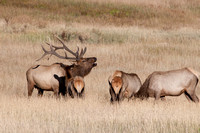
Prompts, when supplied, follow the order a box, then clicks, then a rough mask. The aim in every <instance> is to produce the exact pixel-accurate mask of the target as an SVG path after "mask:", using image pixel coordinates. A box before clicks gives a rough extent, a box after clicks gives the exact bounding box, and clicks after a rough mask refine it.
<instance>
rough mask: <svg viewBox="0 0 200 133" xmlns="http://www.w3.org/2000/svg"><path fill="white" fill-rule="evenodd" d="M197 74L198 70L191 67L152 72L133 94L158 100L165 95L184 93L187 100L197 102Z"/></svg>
mask: <svg viewBox="0 0 200 133" xmlns="http://www.w3.org/2000/svg"><path fill="white" fill-rule="evenodd" d="M198 76H199V74H198V72H196V71H194V70H193V69H191V68H182V69H178V70H171V71H160V72H153V73H152V74H150V75H149V76H148V78H147V79H146V80H145V82H144V83H143V85H142V86H141V88H140V90H139V91H138V93H137V94H136V95H135V96H136V97H139V98H141V99H144V98H148V97H154V98H155V100H158V99H160V98H163V97H165V96H179V95H181V94H182V93H184V94H185V96H186V98H187V99H188V100H191V101H193V102H199V98H198V97H197V95H196V86H197V84H198V81H199V78H198Z"/></svg>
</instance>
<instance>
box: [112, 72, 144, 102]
mask: <svg viewBox="0 0 200 133" xmlns="http://www.w3.org/2000/svg"><path fill="white" fill-rule="evenodd" d="M108 83H109V85H110V89H109V92H110V95H111V99H110V101H111V102H114V101H121V100H123V99H124V98H128V99H130V98H132V97H133V95H134V94H135V93H137V92H138V90H139V89H140V87H141V81H140V78H139V77H138V76H137V74H135V73H125V72H122V71H115V72H114V74H113V75H112V76H110V77H109V79H108Z"/></svg>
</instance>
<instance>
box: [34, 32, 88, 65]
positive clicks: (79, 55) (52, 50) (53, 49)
mask: <svg viewBox="0 0 200 133" xmlns="http://www.w3.org/2000/svg"><path fill="white" fill-rule="evenodd" d="M56 38H57V39H58V41H59V42H61V43H62V45H63V46H62V47H58V46H54V45H51V44H50V43H47V42H46V44H47V45H49V46H50V51H47V50H46V49H45V48H44V47H43V46H42V45H41V46H42V50H43V51H44V54H43V55H42V57H40V58H39V59H37V60H36V61H39V60H41V59H42V58H43V57H45V56H46V55H50V57H51V56H52V55H55V56H57V57H58V58H61V59H72V60H76V61H78V60H80V59H81V58H83V55H84V54H85V52H86V50H87V48H86V47H85V48H84V49H83V48H82V49H81V52H80V53H79V47H78V48H77V51H76V52H75V53H74V52H73V51H71V50H70V49H69V48H68V47H67V46H66V45H65V43H64V42H63V41H62V40H61V39H60V38H59V37H57V36H56ZM59 49H64V50H65V51H67V52H69V53H70V54H72V55H73V56H75V57H68V56H67V53H66V52H65V56H62V55H59V54H58V53H57V52H56V50H59Z"/></svg>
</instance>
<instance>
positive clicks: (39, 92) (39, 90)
mask: <svg viewBox="0 0 200 133" xmlns="http://www.w3.org/2000/svg"><path fill="white" fill-rule="evenodd" d="M43 92H44V90H42V89H40V88H38V96H40V97H42V96H43Z"/></svg>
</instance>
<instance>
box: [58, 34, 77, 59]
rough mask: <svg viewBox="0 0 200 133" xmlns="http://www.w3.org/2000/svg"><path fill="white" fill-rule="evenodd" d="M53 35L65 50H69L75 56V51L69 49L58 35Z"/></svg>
mask: <svg viewBox="0 0 200 133" xmlns="http://www.w3.org/2000/svg"><path fill="white" fill-rule="evenodd" d="M55 37H56V38H57V39H58V41H59V42H61V43H62V45H63V48H64V49H65V50H66V51H68V52H70V53H71V54H72V55H74V56H75V57H76V56H77V55H76V53H74V52H73V51H71V50H70V49H69V48H68V47H67V46H66V45H65V43H64V42H63V41H62V40H61V39H60V38H59V37H58V36H55Z"/></svg>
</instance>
